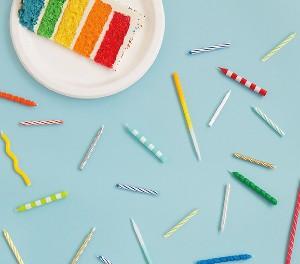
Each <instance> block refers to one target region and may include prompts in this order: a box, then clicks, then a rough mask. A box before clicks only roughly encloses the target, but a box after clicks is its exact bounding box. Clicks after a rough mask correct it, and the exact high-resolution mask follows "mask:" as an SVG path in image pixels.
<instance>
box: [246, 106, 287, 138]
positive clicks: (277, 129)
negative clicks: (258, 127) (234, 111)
mask: <svg viewBox="0 0 300 264" xmlns="http://www.w3.org/2000/svg"><path fill="white" fill-rule="evenodd" d="M252 109H253V111H254V112H255V113H256V114H257V115H259V116H260V117H261V118H262V120H264V121H265V122H266V124H267V125H268V126H269V127H271V128H272V129H273V130H274V131H275V132H276V133H277V134H278V135H279V136H281V137H282V136H284V135H285V133H284V131H283V130H282V129H281V128H280V127H279V126H278V125H277V124H276V123H275V122H274V121H273V120H272V119H271V118H269V117H268V116H267V115H266V114H265V113H264V112H263V111H262V110H261V109H260V108H258V107H252Z"/></svg>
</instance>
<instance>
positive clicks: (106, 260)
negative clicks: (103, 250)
mask: <svg viewBox="0 0 300 264" xmlns="http://www.w3.org/2000/svg"><path fill="white" fill-rule="evenodd" d="M97 258H98V259H99V260H100V261H101V262H102V263H104V264H112V263H111V262H110V261H109V260H108V259H107V258H105V257H103V256H98V257H97Z"/></svg>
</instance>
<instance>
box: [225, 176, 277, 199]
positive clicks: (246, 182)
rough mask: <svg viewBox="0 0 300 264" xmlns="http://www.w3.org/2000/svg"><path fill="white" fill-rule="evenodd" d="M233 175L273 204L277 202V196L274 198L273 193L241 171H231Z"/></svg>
mask: <svg viewBox="0 0 300 264" xmlns="http://www.w3.org/2000/svg"><path fill="white" fill-rule="evenodd" d="M230 173H231V175H232V176H233V177H235V178H236V179H238V180H239V181H240V182H241V183H243V184H244V185H245V186H247V187H248V188H250V189H251V190H253V191H255V192H256V193H257V194H258V195H260V196H261V197H263V198H265V199H266V200H267V201H268V202H270V203H272V204H273V205H276V204H277V200H276V198H274V197H273V196H272V195H270V194H268V193H267V192H266V191H264V190H263V189H261V188H260V187H258V186H257V185H256V184H255V183H254V182H252V181H250V180H249V179H247V178H246V177H245V176H243V175H242V174H240V173H239V172H230Z"/></svg>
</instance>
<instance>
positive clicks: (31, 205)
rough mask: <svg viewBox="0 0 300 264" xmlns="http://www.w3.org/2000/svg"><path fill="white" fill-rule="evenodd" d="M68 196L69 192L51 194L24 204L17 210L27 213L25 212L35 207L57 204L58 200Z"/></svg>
mask: <svg viewBox="0 0 300 264" xmlns="http://www.w3.org/2000/svg"><path fill="white" fill-rule="evenodd" d="M67 196H68V193H67V192H59V193H55V194H51V195H49V196H47V197H44V198H41V199H38V200H35V201H32V202H29V203H26V204H23V205H21V206H19V207H18V208H17V211H18V212H25V211H28V210H30V209H32V208H35V207H40V206H43V205H47V204H49V203H52V202H55V201H58V200H62V199H65V198H66V197H67Z"/></svg>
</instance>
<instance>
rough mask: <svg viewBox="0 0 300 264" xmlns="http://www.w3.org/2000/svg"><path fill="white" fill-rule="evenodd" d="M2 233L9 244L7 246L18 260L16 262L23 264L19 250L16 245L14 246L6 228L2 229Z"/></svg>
mask: <svg viewBox="0 0 300 264" xmlns="http://www.w3.org/2000/svg"><path fill="white" fill-rule="evenodd" d="M3 235H4V238H5V240H6V242H7V244H8V246H9V248H10V249H11V251H12V252H13V254H14V255H15V258H16V260H17V262H18V264H24V262H23V259H22V257H21V255H20V253H19V250H18V249H17V247H16V246H15V244H14V242H13V240H12V238H11V236H10V235H9V233H8V231H7V230H5V229H4V230H3Z"/></svg>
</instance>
